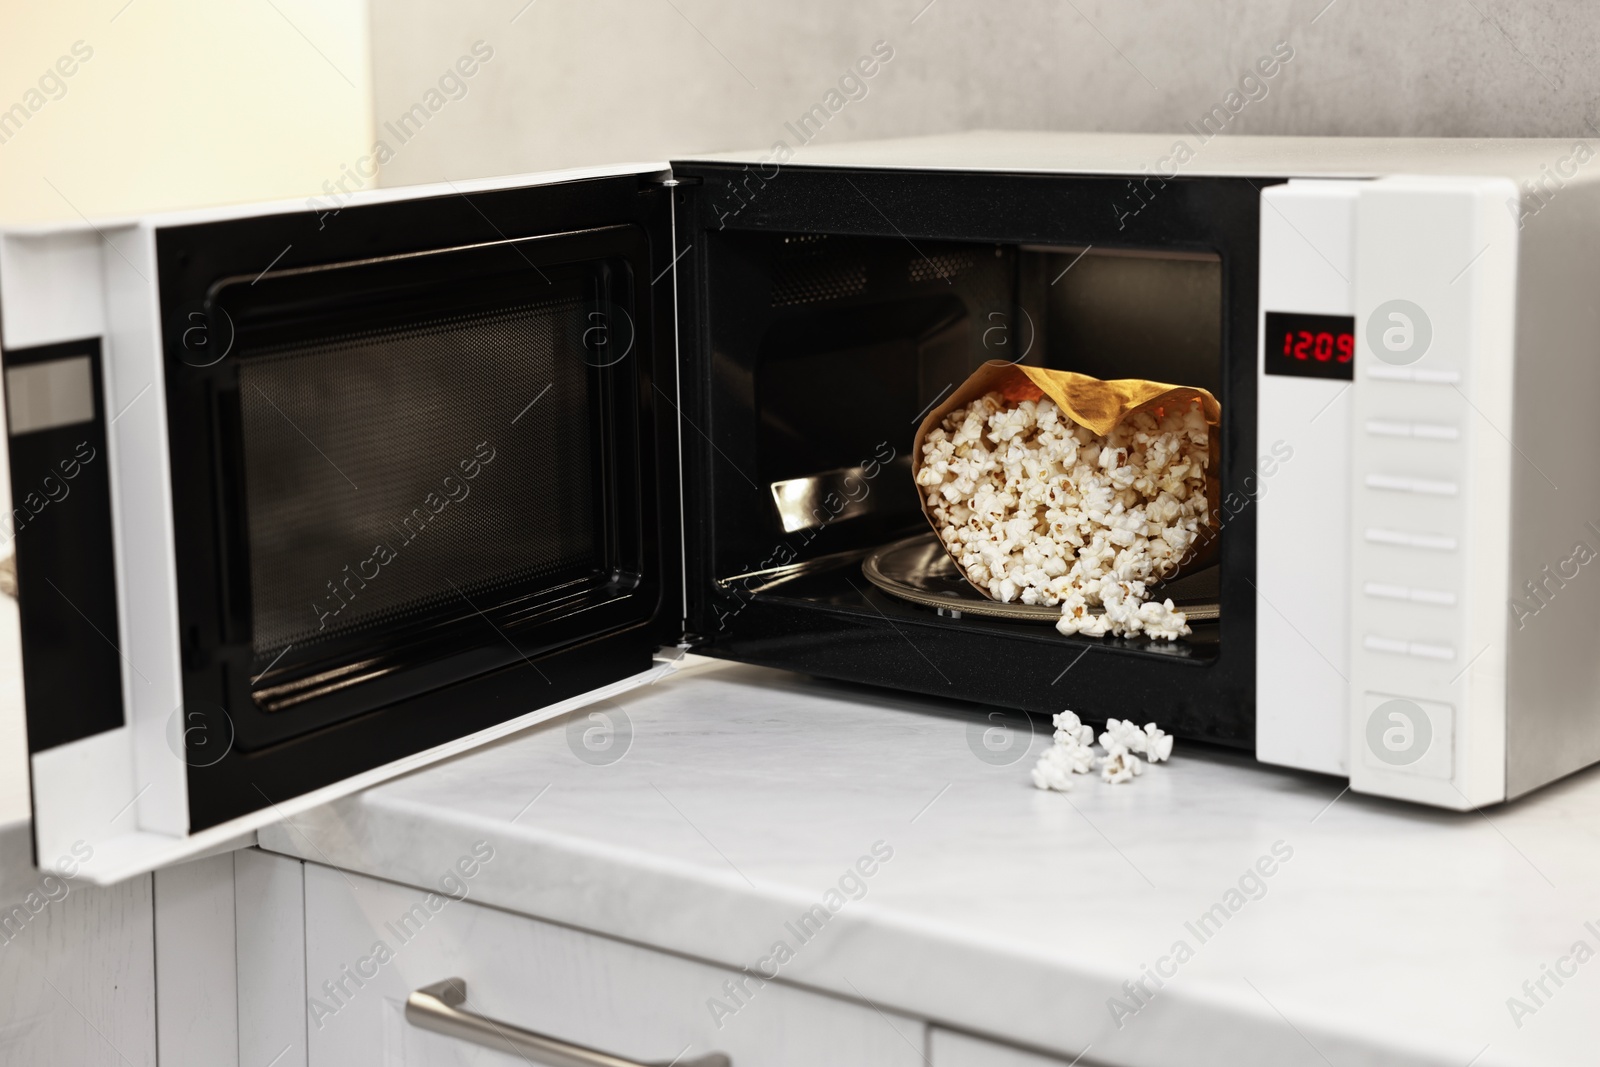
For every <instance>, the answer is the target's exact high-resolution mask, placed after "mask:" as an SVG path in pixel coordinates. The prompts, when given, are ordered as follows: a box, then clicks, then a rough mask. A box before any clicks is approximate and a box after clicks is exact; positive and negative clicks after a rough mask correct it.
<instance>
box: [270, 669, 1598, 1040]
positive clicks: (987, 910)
mask: <svg viewBox="0 0 1600 1067" xmlns="http://www.w3.org/2000/svg"><path fill="white" fill-rule="evenodd" d="M690 662H691V663H692V666H689V667H686V668H685V669H684V670H683V671H681V672H679V673H678V674H677V675H676V676H674V677H672V678H670V679H668V680H666V681H664V682H662V683H660V684H658V685H655V686H653V687H650V688H648V689H645V690H641V691H638V692H636V693H634V694H631V695H629V696H628V697H625V698H623V699H621V700H619V701H616V702H613V703H610V704H607V705H605V706H603V707H602V708H601V709H600V710H601V711H603V712H605V713H606V714H607V715H610V716H611V717H612V718H613V720H614V721H620V720H619V719H618V712H619V711H621V712H624V713H625V714H626V718H627V720H628V721H629V722H630V723H631V734H632V736H631V743H630V744H628V745H626V746H624V745H623V744H622V743H621V742H620V741H619V742H617V743H616V745H615V747H613V748H612V749H611V750H610V751H611V753H612V754H614V753H615V752H617V751H619V750H620V749H621V748H623V747H626V749H627V751H626V754H625V755H623V757H622V758H621V759H618V760H616V761H615V762H612V763H610V764H607V765H595V764H591V763H589V762H585V761H584V760H581V759H579V758H578V756H577V755H576V749H575V747H574V746H575V745H576V744H577V743H576V742H572V741H569V733H570V730H572V729H577V730H582V729H585V728H591V727H597V726H600V725H602V724H600V723H598V722H593V721H585V719H584V717H583V713H579V714H577V715H575V716H572V717H569V718H568V719H566V720H559V721H556V722H554V723H549V724H545V725H542V726H540V727H536V728H534V729H532V730H530V731H528V732H526V733H522V734H518V735H516V736H514V737H512V738H509V739H507V740H505V741H502V742H500V743H497V744H495V745H493V746H492V747H489V748H486V749H482V750H479V751H477V752H475V753H472V754H469V755H466V756H463V757H460V758H458V759H455V760H452V761H450V762H448V763H444V764H440V765H437V766H435V767H432V768H430V769H427V770H424V771H420V772H417V773H415V774H413V775H411V776H409V777H406V778H403V779H399V780H396V781H394V782H390V783H388V784H385V785H382V786H378V787H376V788H373V789H370V790H368V791H366V792H365V793H363V794H360V795H358V796H355V797H352V798H349V799H347V800H343V801H340V802H338V803H335V804H332V805H329V806H327V807H325V808H320V809H317V810H315V811H313V812H311V813H309V814H307V815H305V816H302V817H299V818H296V819H295V820H294V823H293V825H292V826H278V827H273V828H270V829H268V830H265V831H262V833H261V843H262V845H263V847H266V848H271V849H274V850H276V851H280V852H286V853H290V854H293V855H297V856H300V857H303V858H305V859H307V860H311V861H314V862H320V863H333V864H336V865H338V866H341V867H346V868H350V869H353V870H357V871H361V872H365V873H368V874H373V875H377V876H379V877H384V878H389V879H393V880H396V881H401V882H410V883H413V884H418V885H423V884H427V885H431V884H433V882H434V881H435V880H436V878H437V875H438V872H439V871H441V870H443V869H445V868H446V867H448V866H449V865H450V864H451V863H453V862H454V861H455V860H456V858H457V857H458V856H460V855H461V854H462V853H463V851H464V849H465V848H466V847H467V845H468V843H470V842H471V841H474V840H477V839H480V838H481V839H486V840H488V841H490V842H492V843H493V846H494V848H495V849H496V858H495V860H494V861H493V862H492V863H490V864H486V865H485V866H484V867H483V869H482V872H481V873H480V875H479V876H478V877H477V878H476V879H475V880H474V883H473V886H472V897H473V899H475V900H477V901H479V902H481V903H487V904H493V905H497V906H500V907H503V908H507V909H511V910H514V911H517V912H522V913H526V914H529V915H534V916H538V917H540V918H544V919H549V920H553V921H557V922H561V923H567V924H571V925H573V926H577V927H581V928H584V929H588V930H592V931H596V932H599V933H603V934H607V935H611V936H614V937H620V938H626V939H628V940H632V941H637V942H640V943H643V944H646V945H650V946H655V947H659V948H662V949H666V950H669V951H674V952H680V953H685V954H689V955H692V956H696V957H699V958H702V959H706V960H711V961H715V962H719V963H723V964H727V965H731V966H734V967H741V966H747V967H756V966H757V965H758V963H759V962H760V961H762V960H763V959H764V958H767V957H769V953H770V952H771V949H772V946H773V944H774V942H775V941H778V940H780V939H781V940H784V941H786V942H788V943H789V944H790V945H791V946H797V947H796V948H795V953H794V956H793V958H792V959H790V960H788V961H787V962H786V963H784V965H783V966H782V968H781V971H780V974H781V976H782V978H783V979H785V980H788V981H793V982H797V983H801V984H804V985H807V986H810V987H813V988H819V989H823V990H828V991H832V992H835V993H838V994H840V995H842V996H846V997H851V998H854V999H858V1000H859V999H866V1000H870V1001H871V1002H873V1003H875V1004H877V1005H880V1006H883V1007H893V1008H898V1009H900V1010H902V1011H904V1012H907V1013H910V1014H913V1015H918V1016H922V1017H926V1018H930V1019H934V1020H940V1021H944V1022H946V1023H949V1024H951V1025H954V1026H957V1027H961V1028H964V1029H968V1030H972V1031H976V1032H980V1033H987V1034H992V1035H995V1036H998V1037H1002V1038H1005V1039H1008V1040H1012V1041H1017V1042H1022V1043H1027V1044H1031V1045H1034V1046H1037V1047H1040V1048H1045V1049H1051V1050H1055V1051H1056V1052H1058V1053H1060V1054H1063V1055H1064V1056H1065V1058H1067V1059H1069V1060H1070V1059H1071V1058H1072V1057H1074V1056H1077V1055H1078V1054H1079V1053H1080V1052H1082V1051H1083V1050H1084V1049H1085V1048H1088V1049H1089V1052H1088V1054H1087V1056H1085V1058H1084V1062H1085V1063H1090V1062H1097V1063H1106V1064H1127V1065H1130V1067H1142V1065H1171V1067H1202V1065H1217V1067H1224V1065H1226V1067H1240V1065H1245V1064H1271V1065H1273V1067H1286V1065H1296V1064H1307V1065H1313V1067H1328V1065H1333V1067H1346V1065H1354V1064H1379V1063H1382V1064H1438V1065H1446V1067H1468V1064H1472V1065H1473V1067H1490V1065H1507V1064H1527V1065H1534V1064H1537V1065H1540V1067H1554V1065H1563V1064H1584V1065H1590V1064H1593V1063H1595V1062H1596V1061H1597V1058H1600V1052H1597V1050H1596V1049H1597V1046H1596V1037H1595V1032H1594V1025H1593V1024H1594V1019H1595V1018H1596V1017H1597V1015H1600V1012H1597V1009H1600V962H1596V961H1594V960H1591V959H1590V958H1589V957H1590V953H1593V952H1600V847H1597V846H1600V775H1597V774H1595V773H1593V772H1590V773H1585V774H1582V775H1579V776H1577V777H1575V778H1572V779H1568V780H1566V781H1564V782H1561V783H1558V784H1556V785H1555V786H1553V787H1550V788H1548V789H1546V790H1544V791H1542V792H1540V793H1537V794H1535V795H1533V796H1531V797H1528V798H1526V799H1524V800H1521V801H1518V802H1516V803H1514V804H1511V805H1505V806H1501V807H1499V808H1495V809H1491V810H1489V811H1487V812H1485V813H1468V814H1455V813H1448V812H1440V811H1432V810H1428V809H1423V808H1417V807H1411V806H1407V805H1402V804H1400V803H1396V802H1390V801H1383V800H1375V799H1371V798H1366V797H1361V796H1358V795H1356V794H1352V793H1341V789H1342V786H1343V783H1342V782H1340V781H1337V780H1335V779H1332V778H1326V777H1321V776H1316V775H1308V774H1298V773H1295V772H1289V771H1283V770H1279V769H1274V768H1268V767H1263V766H1259V765H1257V764H1255V763H1254V762H1253V761H1252V760H1250V759H1248V758H1246V757H1244V756H1239V755H1233V754H1228V753H1223V752H1218V751H1214V750H1207V751H1199V750H1198V748H1197V746H1184V745H1183V744H1182V742H1180V743H1179V744H1178V747H1177V751H1176V753H1175V755H1174V758H1173V760H1172V762H1171V763H1170V764H1166V765H1163V766H1159V767H1155V768H1152V769H1151V770H1150V771H1149V772H1147V773H1146V774H1145V775H1144V777H1142V778H1140V779H1139V780H1137V781H1135V782H1133V783H1131V784H1128V785H1120V786H1111V785H1107V784H1105V783H1102V782H1101V781H1099V780H1098V778H1092V777H1083V778H1080V779H1079V782H1078V786H1077V788H1076V789H1075V790H1074V791H1073V792H1072V793H1070V794H1057V793H1043V792H1039V791H1037V790H1035V789H1033V788H1032V787H1031V786H1030V785H1029V783H1028V770H1029V767H1030V766H1031V765H1032V762H1033V761H1032V758H1031V756H1030V757H1024V758H1021V759H1018V760H1017V761H1016V762H1013V763H1010V764H1006V765H1000V764H994V763H989V762H985V761H983V760H981V759H979V758H978V756H977V755H975V753H974V749H973V747H972V743H971V742H972V734H973V732H974V731H973V727H972V720H971V719H969V718H962V717H958V716H955V715H952V714H950V713H949V711H948V710H941V709H939V708H937V707H935V706H932V705H930V704H929V703H928V702H924V701H921V700H917V699H914V698H901V697H898V696H896V695H895V694H893V693H886V692H882V691H877V690H870V689H865V688H854V687H847V686H840V685H832V684H828V683H822V682H816V681H811V680H807V679H803V678H800V677H797V676H794V675H789V674H784V673H780V672H776V671H769V670H764V669H761V668H754V667H743V666H731V665H723V664H717V663H711V662H708V661H690ZM1139 717H1140V718H1145V717H1151V718H1156V719H1158V720H1159V718H1160V716H1159V714H1155V713H1151V714H1149V715H1148V716H1146V715H1140V716H1139ZM573 723H576V724H577V725H576V726H575V727H574V726H571V725H570V724H573ZM618 736H620V733H619V735H618ZM1047 743H1048V737H1047V736H1046V735H1044V734H1042V733H1041V735H1040V736H1038V737H1035V738H1033V739H1032V741H1031V747H1032V750H1033V752H1035V753H1037V752H1038V751H1040V750H1042V748H1043V747H1044V745H1045V744H1047ZM981 747H982V746H981V741H980V744H979V748H980V749H981ZM578 748H581V745H578ZM1330 802H1331V804H1330ZM877 842H882V843H883V844H881V845H879V846H878V847H879V851H880V852H882V851H883V850H884V849H885V848H889V849H892V850H893V857H892V858H891V859H889V860H888V861H886V862H883V863H881V864H879V865H877V866H876V867H875V868H873V873H872V875H871V877H870V878H863V879H861V881H862V883H863V884H864V886H865V895H864V896H862V897H861V898H860V899H857V900H849V901H848V902H847V903H844V904H843V906H842V907H840V908H839V910H838V911H837V913H836V914H834V915H832V917H831V918H830V919H829V920H828V921H827V923H826V925H825V926H824V928H823V930H822V932H821V933H820V934H817V935H815V936H814V937H812V938H811V939H810V940H809V941H808V942H806V943H804V944H800V943H799V941H798V939H797V938H796V937H795V936H794V935H793V934H792V933H791V932H790V931H789V928H788V927H786V925H785V924H786V923H794V922H795V921H796V920H797V919H798V918H799V916H800V915H801V914H802V913H803V912H805V911H806V910H807V909H808V908H810V907H812V906H813V905H815V904H818V903H819V902H822V901H824V894H825V892H826V891H827V890H828V889H829V888H830V887H834V886H836V885H837V884H838V883H839V881H840V878H841V876H843V875H845V873H846V872H847V870H848V869H849V868H850V867H851V866H852V865H853V864H855V863H856V862H857V860H858V858H859V857H862V856H865V855H870V853H871V851H872V848H873V845H874V843H877ZM1275 844H1276V845H1277V852H1278V856H1279V859H1278V860H1276V861H1275V862H1265V863H1262V866H1263V867H1266V868H1270V869H1271V870H1272V871H1273V873H1272V874H1271V876H1270V877H1264V878H1259V879H1258V880H1257V879H1253V878H1252V877H1250V876H1249V874H1248V872H1251V871H1252V869H1254V868H1255V867H1256V865H1257V863H1258V861H1260V860H1261V858H1262V857H1270V856H1272V855H1273V849H1274V845H1275ZM1291 852H1292V854H1290V853H1291ZM1285 855H1287V856H1288V858H1287V859H1283V858H1282V857H1284V856H1285ZM866 866H868V867H872V865H871V864H867V865H866ZM1241 878H1243V888H1244V890H1245V892H1242V893H1241V892H1237V891H1238V889H1239V887H1240V885H1241ZM846 887H847V888H852V889H853V888H854V886H853V884H851V883H850V882H849V881H848V880H847V881H846ZM1230 890H1234V891H1235V892H1234V893H1233V895H1231V896H1230ZM1217 904H1222V905H1223V911H1224V912H1227V917H1226V919H1225V921H1220V920H1218V921H1216V925H1215V926H1214V927H1208V928H1206V929H1204V930H1198V931H1197V929H1196V927H1197V926H1198V923H1199V921H1200V918H1201V916H1202V915H1204V914H1205V913H1206V912H1207V910H1208V909H1211V908H1212V907H1213V905H1217ZM1230 904H1233V905H1236V906H1237V907H1236V910H1234V911H1232V912H1228V905H1230ZM1590 921H1593V923H1594V926H1593V927H1589V926H1586V925H1585V924H1586V923H1587V922H1590ZM1200 934H1205V935H1206V936H1205V937H1204V939H1203V940H1202V938H1201V936H1200ZM1179 941H1182V942H1184V943H1185V944H1186V945H1187V946H1188V949H1189V950H1190V953H1191V955H1190V956H1188V957H1187V958H1185V959H1184V960H1183V962H1181V964H1180V963H1178V961H1177V959H1176V958H1175V957H1169V954H1170V953H1171V952H1172V950H1173V948H1174V946H1175V943H1177V942H1179ZM1580 941H1581V942H1584V943H1586V945H1587V947H1588V949H1589V950H1590V953H1581V955H1583V962H1582V963H1579V962H1578V961H1577V960H1576V959H1575V958H1572V957H1571V956H1570V954H1571V953H1572V951H1573V949H1574V946H1575V945H1576V943H1578V942H1580ZM1164 957H1167V959H1166V962H1161V961H1162V960H1163V958H1164ZM1564 959H1565V960H1566V962H1562V961H1563V960H1564ZM1158 963H1159V964H1160V965H1161V966H1162V967H1163V968H1164V969H1165V970H1167V971H1168V972H1175V974H1174V975H1173V976H1172V977H1170V978H1166V979H1163V982H1164V984H1163V985H1162V986H1161V987H1160V988H1159V989H1158V988H1156V985H1155V982H1154V980H1152V979H1149V978H1146V979H1145V985H1146V987H1147V988H1148V989H1150V990H1153V991H1154V995H1153V996H1152V997H1150V998H1148V999H1147V1000H1144V1001H1143V1003H1141V1002H1140V1001H1139V1000H1135V999H1134V998H1132V997H1130V996H1129V995H1128V994H1127V993H1126V992H1125V991H1124V988H1123V983H1124V982H1125V981H1129V980H1136V979H1138V978H1140V977H1141V975H1142V974H1143V973H1144V969H1145V967H1146V966H1147V965H1148V966H1151V967H1154V966H1156V965H1157V964H1158ZM1546 965H1548V966H1549V967H1552V968H1553V967H1558V966H1559V967H1560V968H1561V969H1562V970H1564V971H1568V972H1573V971H1575V973H1572V974H1571V975H1570V976H1567V977H1563V978H1562V979H1561V981H1562V983H1563V984H1561V985H1557V984H1556V982H1555V981H1554V980H1552V979H1550V978H1548V977H1544V986H1545V992H1543V993H1541V992H1540V991H1539V987H1538V983H1539V981H1540V979H1541V977H1542V976H1543V975H1544V971H1543V968H1544V967H1545V966H1546ZM771 966H772V965H771V964H767V965H765V969H766V970H768V971H769V972H770V969H771ZM1525 981H1531V982H1532V983H1533V986H1532V989H1533V995H1532V996H1530V994H1529V993H1528V992H1526V991H1525V990H1524V987H1523V983H1524V982H1525ZM1114 997H1115V998H1120V999H1121V1000H1122V1002H1123V1004H1124V1006H1125V1010H1123V1011H1121V1012H1114V1011H1113V1007H1114V1006H1113V1005H1112V1004H1111V1003H1110V1001H1111V998H1114ZM1511 997H1516V998H1519V999H1520V1000H1521V1001H1522V1002H1523V1003H1524V1004H1525V1005H1526V1006H1527V1007H1528V1008H1530V1009H1532V1010H1531V1012H1526V1013H1524V1012H1518V1013H1517V1017H1515V1018H1514V1017H1513V1012H1512V1010H1511V1007H1510V1006H1508V998H1511ZM1534 997H1537V998H1538V1000H1537V1001H1536V1000H1535V999H1534ZM1134 1008H1137V1010H1136V1011H1133V1010H1132V1009H1134ZM1114 1014H1117V1015H1120V1016H1121V1017H1120V1018H1114V1017H1113V1016H1114ZM1119 1024H1120V1025H1119Z"/></svg>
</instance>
